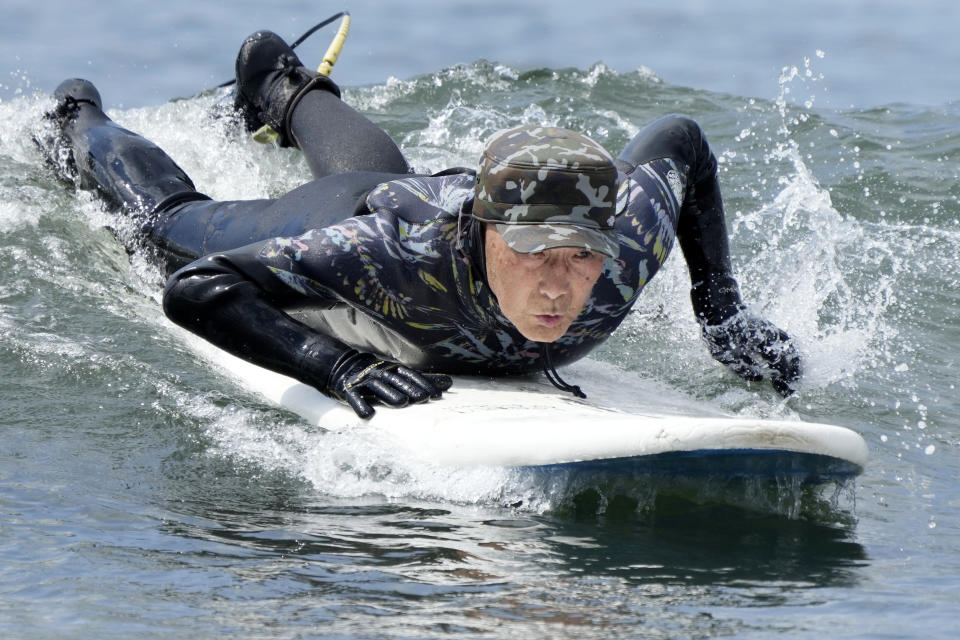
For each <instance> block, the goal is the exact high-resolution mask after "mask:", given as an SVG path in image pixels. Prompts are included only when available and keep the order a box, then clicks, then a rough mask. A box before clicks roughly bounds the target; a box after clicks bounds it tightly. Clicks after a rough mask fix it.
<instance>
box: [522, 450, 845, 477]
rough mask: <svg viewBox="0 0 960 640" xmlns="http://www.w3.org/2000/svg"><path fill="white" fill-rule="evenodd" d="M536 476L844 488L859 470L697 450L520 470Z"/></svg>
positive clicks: (791, 454) (822, 458) (776, 455)
mask: <svg viewBox="0 0 960 640" xmlns="http://www.w3.org/2000/svg"><path fill="white" fill-rule="evenodd" d="M524 468H525V469H528V470H531V471H534V472H538V473H551V472H556V471H590V472H601V473H608V474H611V475H631V474H633V475H637V474H649V475H655V476H682V477H691V478H697V477H727V478H732V477H752V478H758V477H759V478H763V477H769V478H782V477H794V478H798V479H800V480H801V481H802V483H803V484H822V483H826V482H843V481H845V480H849V479H850V478H853V477H855V476H857V475H859V474H860V473H862V472H863V467H861V466H860V465H858V464H854V463H852V462H850V461H848V460H843V459H842V458H836V457H833V456H826V455H822V454H816V453H804V452H797V451H785V450H770V449H700V450H695V451H671V452H667V453H659V454H652V455H643V456H629V457H624V458H605V459H598V460H583V461H577V462H563V463H558V464H547V465H538V466H531V467H524Z"/></svg>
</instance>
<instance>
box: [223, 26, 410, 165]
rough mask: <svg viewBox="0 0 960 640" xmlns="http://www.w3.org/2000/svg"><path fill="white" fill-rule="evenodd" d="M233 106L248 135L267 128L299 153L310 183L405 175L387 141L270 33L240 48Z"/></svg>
mask: <svg viewBox="0 0 960 640" xmlns="http://www.w3.org/2000/svg"><path fill="white" fill-rule="evenodd" d="M236 106H237V109H238V110H239V111H240V112H241V113H242V114H243V116H244V120H245V123H246V126H247V129H248V130H250V131H256V130H257V129H258V128H259V127H260V126H262V125H264V124H267V125H270V126H271V127H272V128H273V129H274V130H275V131H276V132H277V133H278V134H279V138H278V141H279V143H280V145H281V146H295V147H297V148H299V149H300V150H301V151H302V152H303V154H304V156H305V157H306V160H307V164H308V165H309V166H310V170H311V171H312V172H313V175H314V177H317V178H322V177H325V176H329V175H334V174H338V173H346V172H351V171H375V172H384V173H397V174H407V173H409V172H410V166H409V165H408V164H407V161H406V159H405V158H404V157H403V154H402V153H401V152H400V149H399V147H397V145H396V143H395V142H394V141H393V140H392V139H391V138H390V136H388V135H387V134H386V133H385V132H384V131H383V130H382V129H380V128H379V127H378V126H377V125H375V124H374V123H373V122H371V121H370V120H369V119H367V118H366V117H364V116H363V115H361V114H360V113H358V112H357V111H356V110H354V109H353V108H352V107H350V106H349V105H347V104H346V103H345V102H343V101H341V100H340V89H339V87H337V85H336V84H335V83H334V82H333V81H332V80H330V79H329V78H327V77H325V76H321V75H319V74H317V73H316V72H314V71H311V70H309V69H307V68H306V67H304V66H303V64H302V63H301V62H300V59H299V58H298V57H297V56H296V54H295V53H294V52H293V50H292V49H291V48H290V47H289V46H288V45H287V44H286V43H285V42H284V41H283V40H282V39H281V38H280V37H279V36H277V35H276V34H275V33H272V32H270V31H259V32H257V33H254V34H253V35H251V36H250V37H248V38H247V39H246V40H245V41H244V43H243V45H242V46H241V47H240V53H239V54H238V55H237V98H236Z"/></svg>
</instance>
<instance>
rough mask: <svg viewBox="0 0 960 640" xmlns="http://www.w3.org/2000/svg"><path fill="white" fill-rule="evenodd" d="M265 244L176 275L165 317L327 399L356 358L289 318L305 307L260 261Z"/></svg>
mask: <svg viewBox="0 0 960 640" xmlns="http://www.w3.org/2000/svg"><path fill="white" fill-rule="evenodd" d="M262 244H263V243H258V244H254V245H249V246H246V247H242V248H240V249H235V250H232V251H227V252H222V253H216V254H211V255H208V256H205V257H203V258H201V259H199V260H197V261H195V262H193V263H191V264H189V265H187V266H186V267H184V268H183V269H180V270H179V271H177V272H175V273H174V274H173V275H172V276H170V279H169V280H168V282H167V286H166V289H165V290H164V295H163V310H164V313H166V315H167V317H169V318H170V319H171V320H172V321H173V322H175V323H176V324H178V325H180V326H182V327H184V328H186V329H188V330H189V331H192V332H193V333H195V334H197V335H199V336H201V337H203V338H205V339H206V340H208V341H209V342H211V343H213V344H215V345H216V346H218V347H220V348H222V349H224V350H226V351H228V352H230V353H232V354H234V355H236V356H238V357H240V358H243V359H244V360H247V361H249V362H252V363H254V364H256V365H259V366H262V367H265V368H267V369H270V370H272V371H276V372H278V373H282V374H284V375H288V376H291V377H293V378H296V379H297V380H300V381H301V382H304V383H306V384H309V385H310V386H313V387H315V388H317V389H319V390H321V391H324V392H326V391H327V387H328V381H329V378H330V372H331V371H332V370H333V368H334V366H335V365H336V363H337V361H338V359H339V358H341V357H343V356H344V355H345V354H347V353H349V352H351V351H352V350H351V349H350V348H349V347H348V346H347V345H345V344H344V343H342V342H340V341H339V340H336V339H334V338H332V337H330V336H327V335H325V334H323V333H320V332H318V331H316V330H314V329H312V328H310V327H308V326H307V325H305V324H303V323H301V322H298V321H296V320H294V319H293V318H291V317H290V316H289V315H287V314H286V313H284V312H283V310H282V309H283V308H285V307H290V306H293V305H296V304H297V303H298V302H302V300H297V298H298V296H299V294H298V293H297V292H296V291H294V290H293V289H291V288H290V287H287V286H286V285H284V284H283V283H281V282H279V280H278V279H277V278H276V277H274V276H273V274H272V273H270V270H269V269H268V268H267V267H266V266H265V265H264V264H263V263H262V262H261V261H260V260H259V259H258V256H259V250H260V248H261V246H262ZM317 302H318V301H317V300H314V299H311V303H313V304H316V303H317ZM333 303H334V301H330V304H331V306H333Z"/></svg>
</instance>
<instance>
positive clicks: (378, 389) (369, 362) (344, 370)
mask: <svg viewBox="0 0 960 640" xmlns="http://www.w3.org/2000/svg"><path fill="white" fill-rule="evenodd" d="M452 384H453V380H452V379H451V378H450V376H447V375H443V374H435V373H434V374H431V373H420V372H418V371H414V370H413V369H410V368H407V367H405V366H403V365H401V364H397V363H396V362H390V361H388V360H381V359H379V358H377V357H376V356H375V355H373V354H370V353H361V352H359V351H355V350H353V349H351V350H350V351H347V352H346V353H344V354H343V355H342V356H341V357H340V358H339V359H338V360H337V363H336V364H335V365H334V367H333V370H332V371H331V372H330V378H329V379H328V380H327V393H329V394H330V395H331V396H333V397H335V398H337V399H338V400H340V401H342V402H346V403H347V404H349V405H350V407H351V408H352V409H353V410H354V411H355V412H356V413H357V415H358V416H360V417H361V418H364V419H367V418H369V417H370V416H372V415H373V414H374V410H373V407H372V406H370V404H371V402H382V403H384V404H388V405H390V406H392V407H404V406H406V405H407V404H408V403H410V402H414V403H417V402H426V401H427V400H429V399H431V398H433V399H436V398H439V397H440V395H441V394H442V393H443V392H444V391H446V390H447V389H449V388H450V386H451V385H452Z"/></svg>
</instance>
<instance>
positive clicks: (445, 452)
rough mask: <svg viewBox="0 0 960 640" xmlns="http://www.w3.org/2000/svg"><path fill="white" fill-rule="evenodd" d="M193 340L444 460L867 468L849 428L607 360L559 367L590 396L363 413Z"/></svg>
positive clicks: (517, 384)
mask: <svg viewBox="0 0 960 640" xmlns="http://www.w3.org/2000/svg"><path fill="white" fill-rule="evenodd" d="M193 341H194V347H195V348H197V349H198V350H199V351H200V352H201V353H203V354H204V355H205V356H206V357H207V358H208V359H209V360H211V361H212V362H213V363H215V364H216V365H218V366H219V367H220V368H222V370H223V371H224V372H225V373H227V374H228V375H229V376H231V377H233V378H234V379H236V380H237V381H238V382H240V383H241V384H242V385H243V386H244V387H246V388H248V389H250V390H251V391H254V392H255V393H257V394H259V395H260V396H262V397H263V398H265V399H266V400H268V401H270V402H272V403H274V404H276V405H278V406H281V407H284V408H286V409H288V410H290V411H293V412H295V413H297V414H299V415H300V416H301V417H302V418H303V419H304V420H306V421H307V422H308V423H310V424H312V425H316V426H318V427H321V428H323V429H326V430H330V431H340V432H342V431H347V430H350V431H354V432H356V433H358V434H362V435H363V436H364V437H367V438H373V439H375V440H377V441H378V442H379V443H380V444H382V445H384V446H387V447H391V448H394V449H395V450H396V451H397V452H398V454H400V453H402V454H403V455H406V456H411V457H413V458H417V459H420V460H422V461H423V462H424V463H428V464H434V465H439V466H455V467H464V466H497V467H516V468H527V469H536V470H540V471H544V472H548V471H556V470H575V469H580V470H590V471H598V470H600V471H606V472H609V473H614V474H616V473H626V472H630V473H637V472H640V473H652V474H657V475H684V476H705V475H716V476H731V475H745V476H770V477H774V476H778V477H779V476H785V475H788V476H793V477H796V478H800V479H801V480H802V482H803V483H804V484H809V483H821V482H827V481H843V480H845V479H848V478H851V477H854V476H856V475H858V474H859V473H861V472H862V470H863V467H864V465H865V463H866V460H867V446H866V443H865V442H864V440H863V438H862V437H861V436H860V435H859V434H857V433H856V432H854V431H852V430H850V429H847V428H845V427H840V426H835V425H828V424H818V423H809V422H802V421H797V420H769V419H763V418H753V417H745V416H737V415H728V414H725V413H724V412H722V411H719V410H718V409H716V408H715V407H713V406H711V405H709V404H707V403H704V402H701V401H697V400H695V399H692V398H690V397H689V396H686V395H684V394H681V393H679V392H676V391H673V390H671V389H669V388H667V387H664V386H662V385H658V384H656V383H654V382H651V381H649V380H645V379H643V378H641V377H639V376H636V375H635V374H632V373H630V372H624V371H622V370H618V369H616V368H615V367H611V366H610V365H606V364H602V363H598V362H593V361H590V360H584V361H581V362H579V363H577V364H575V365H572V366H571V367H567V368H565V373H564V375H565V376H566V377H568V378H569V379H572V380H575V381H577V383H578V384H581V386H582V387H583V389H584V391H585V392H586V393H587V395H588V398H587V399H580V398H576V397H574V396H573V395H571V394H569V393H564V392H561V391H559V390H557V389H555V388H554V387H553V386H551V385H550V384H549V382H547V381H546V380H545V379H542V376H541V377H530V378H506V379H504V378H497V379H493V378H474V377H455V378H454V385H453V387H452V388H451V389H450V390H449V391H447V392H445V393H444V396H443V398H442V399H440V400H436V401H430V402H428V403H424V404H418V405H412V406H408V407H405V408H402V409H393V408H390V407H384V406H377V407H376V414H375V415H374V416H373V417H372V418H371V419H370V420H362V419H360V418H358V417H357V416H356V414H355V413H354V412H353V410H351V409H350V408H349V407H347V406H345V405H343V404H341V403H339V402H337V401H335V400H332V399H330V398H328V397H326V396H324V395H323V394H321V393H320V392H318V391H317V390H316V389H314V388H312V387H310V386H307V385H304V384H302V383H300V382H297V381H296V380H294V379H292V378H289V377H286V376H282V375H279V374H276V373H274V372H272V371H268V370H266V369H263V368H261V367H257V366H255V365H252V364H250V363H248V362H245V361H243V360H241V359H239V358H236V357H234V356H232V355H230V354H228V353H226V352H224V351H221V350H220V349H217V348H215V347H213V346H212V345H209V344H208V343H205V342H203V341H200V340H199V339H194V340H193Z"/></svg>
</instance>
